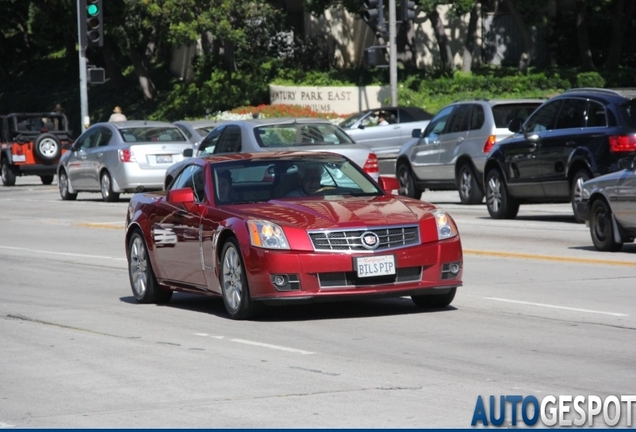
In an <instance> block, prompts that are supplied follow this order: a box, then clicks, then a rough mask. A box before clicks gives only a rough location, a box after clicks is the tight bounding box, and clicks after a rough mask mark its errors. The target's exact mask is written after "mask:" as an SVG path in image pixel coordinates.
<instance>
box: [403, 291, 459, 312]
mask: <svg viewBox="0 0 636 432" xmlns="http://www.w3.org/2000/svg"><path fill="white" fill-rule="evenodd" d="M456 292H457V288H451V289H450V291H448V292H447V293H446V294H433V295H414V296H411V299H412V300H413V303H415V304H416V305H418V306H419V307H421V308H426V309H434V308H435V309H436V308H445V307H446V306H448V305H449V304H451V302H452V301H453V299H454V298H455V293H456Z"/></svg>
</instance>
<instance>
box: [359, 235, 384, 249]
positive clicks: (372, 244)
mask: <svg viewBox="0 0 636 432" xmlns="http://www.w3.org/2000/svg"><path fill="white" fill-rule="evenodd" d="M360 240H361V241H362V247H364V248H365V249H369V250H373V249H376V248H377V247H378V246H380V238H379V237H378V235H377V234H376V233H374V232H371V231H366V232H364V233H362V235H361V236H360Z"/></svg>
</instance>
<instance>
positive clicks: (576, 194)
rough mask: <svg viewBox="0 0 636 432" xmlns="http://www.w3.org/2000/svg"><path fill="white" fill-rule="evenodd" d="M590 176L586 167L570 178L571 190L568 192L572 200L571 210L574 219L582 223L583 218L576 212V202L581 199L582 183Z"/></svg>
mask: <svg viewBox="0 0 636 432" xmlns="http://www.w3.org/2000/svg"><path fill="white" fill-rule="evenodd" d="M590 178H592V175H591V174H590V173H589V171H588V170H587V169H585V168H584V169H581V170H579V171H578V172H577V173H576V174H575V175H574V178H573V179H572V190H571V193H570V200H571V202H572V212H573V213H574V219H576V221H577V222H579V223H583V222H585V220H584V219H583V218H582V217H581V215H580V214H579V213H578V211H577V210H578V209H577V207H578V206H577V203H579V202H580V201H581V200H582V199H583V183H585V182H586V181H587V180H589V179H590Z"/></svg>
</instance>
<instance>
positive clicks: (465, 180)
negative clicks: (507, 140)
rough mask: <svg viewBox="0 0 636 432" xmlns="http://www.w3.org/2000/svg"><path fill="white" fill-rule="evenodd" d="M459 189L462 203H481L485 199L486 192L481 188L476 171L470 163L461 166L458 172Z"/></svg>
mask: <svg viewBox="0 0 636 432" xmlns="http://www.w3.org/2000/svg"><path fill="white" fill-rule="evenodd" d="M456 182H457V190H458V191H459V199H460V200H461V202H462V204H479V203H481V202H482V201H483V199H484V194H483V193H482V191H481V190H480V189H479V185H478V184H477V178H476V177H475V171H474V170H473V168H472V167H471V166H470V165H469V164H464V165H462V166H461V168H460V169H459V171H458V172H457V179H456Z"/></svg>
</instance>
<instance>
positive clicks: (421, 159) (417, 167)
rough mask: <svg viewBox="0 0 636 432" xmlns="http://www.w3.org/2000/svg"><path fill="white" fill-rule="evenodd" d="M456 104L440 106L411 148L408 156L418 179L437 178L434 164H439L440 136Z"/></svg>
mask: <svg viewBox="0 0 636 432" xmlns="http://www.w3.org/2000/svg"><path fill="white" fill-rule="evenodd" d="M456 106H457V105H451V106H447V107H445V108H442V110H441V111H440V112H438V113H437V114H436V115H435V117H433V118H432V119H431V122H430V123H429V124H428V126H426V129H425V130H424V134H423V136H422V138H420V140H419V141H418V143H417V144H416V145H415V146H414V147H413V149H412V150H411V154H410V155H409V158H410V160H411V166H412V168H413V172H414V173H415V176H416V177H417V178H419V179H420V180H437V177H436V175H437V173H436V169H435V168H436V166H437V164H439V154H440V151H441V150H440V143H441V141H440V137H441V136H442V135H443V134H444V130H445V129H446V126H447V124H448V121H449V119H450V117H451V114H452V113H453V110H454V109H455V107H456Z"/></svg>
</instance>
